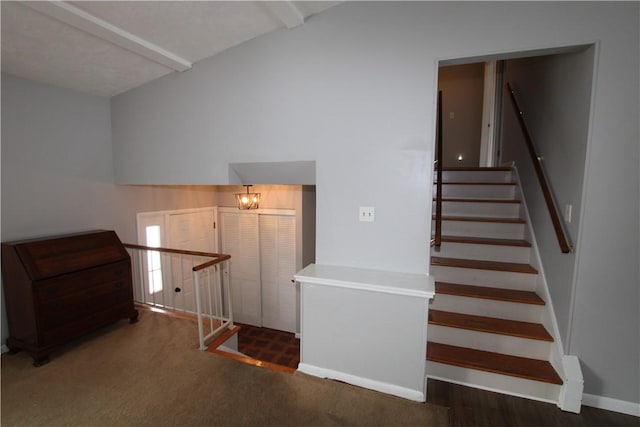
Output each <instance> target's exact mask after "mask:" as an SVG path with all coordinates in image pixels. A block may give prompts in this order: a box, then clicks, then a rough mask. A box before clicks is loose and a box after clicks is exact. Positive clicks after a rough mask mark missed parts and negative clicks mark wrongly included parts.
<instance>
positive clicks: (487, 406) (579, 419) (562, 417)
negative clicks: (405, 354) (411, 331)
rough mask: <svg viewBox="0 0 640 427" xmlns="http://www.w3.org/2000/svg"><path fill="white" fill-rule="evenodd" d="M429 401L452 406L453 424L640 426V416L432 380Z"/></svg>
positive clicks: (458, 426) (491, 426) (475, 426)
mask: <svg viewBox="0 0 640 427" xmlns="http://www.w3.org/2000/svg"><path fill="white" fill-rule="evenodd" d="M427 401H428V402H429V403H433V404H436V405H442V406H447V407H449V408H450V412H449V414H450V417H451V426H452V427H461V426H469V427H471V426H473V427H481V426H487V427H499V426H508V427H529V426H531V427H548V426H562V427H565V426H566V427H574V426H575V427H583V426H584V427H592V426H593V427H606V426H615V427H627V426H629V427H640V418H637V417H633V416H631V415H624V414H619V413H616V412H610V411H605V410H602V409H596V408H591V407H589V406H582V410H581V413H580V414H572V413H569V412H563V411H561V410H560V409H558V407H557V406H556V405H554V404H551V403H543V402H536V401H533V400H528V399H522V398H519V397H513V396H506V395H503V394H499V393H491V392H488V391H483V390H477V389H473V388H469V387H463V386H459V385H455V384H449V383H445V382H443V381H436V380H429V382H428V385H427Z"/></svg>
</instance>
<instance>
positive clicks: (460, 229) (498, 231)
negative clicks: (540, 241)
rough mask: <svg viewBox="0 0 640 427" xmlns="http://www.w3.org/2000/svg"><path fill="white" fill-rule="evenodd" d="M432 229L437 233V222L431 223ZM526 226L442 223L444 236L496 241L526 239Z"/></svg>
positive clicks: (497, 223)
mask: <svg viewBox="0 0 640 427" xmlns="http://www.w3.org/2000/svg"><path fill="white" fill-rule="evenodd" d="M431 229H432V230H434V231H435V229H436V224H435V220H433V221H432V223H431ZM524 230H525V227H524V224H512V223H504V222H478V221H449V220H443V221H442V235H443V236H465V237H489V238H494V239H514V240H522V239H524Z"/></svg>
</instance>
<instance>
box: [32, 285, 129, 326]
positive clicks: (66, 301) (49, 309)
mask: <svg viewBox="0 0 640 427" xmlns="http://www.w3.org/2000/svg"><path fill="white" fill-rule="evenodd" d="M127 301H129V302H131V301H132V295H131V285H130V282H129V281H128V280H118V281H116V282H111V283H105V284H102V285H99V286H93V287H91V288H88V289H85V290H83V291H82V292H76V293H74V294H71V295H69V296H66V297H64V298H56V299H50V300H47V301H41V302H40V303H39V304H38V312H39V318H40V327H41V328H42V329H43V330H50V329H53V328H57V327H58V326H61V325H64V324H65V323H68V322H72V321H75V320H79V319H83V318H85V317H88V316H90V315H92V314H93V313H95V312H98V311H101V310H105V309H108V308H110V307H114V306H116V305H119V304H121V303H124V302H127Z"/></svg>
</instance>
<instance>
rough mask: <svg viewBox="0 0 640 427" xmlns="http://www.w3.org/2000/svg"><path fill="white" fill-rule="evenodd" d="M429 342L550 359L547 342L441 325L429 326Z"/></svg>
mask: <svg viewBox="0 0 640 427" xmlns="http://www.w3.org/2000/svg"><path fill="white" fill-rule="evenodd" d="M429 341H430V342H436V343H440V344H449V345H455V346H457V347H466V348H473V349H476V350H484V351H490V352H493V353H501V354H508V355H511V356H520V357H529V358H531V359H539V360H548V359H549V350H550V349H549V347H550V344H549V343H548V342H546V341H539V340H530V339H526V338H518V337H510V336H507V335H498V334H492V333H486V332H478V331H470V330H467V329H460V328H450V327H447V326H441V325H433V324H429Z"/></svg>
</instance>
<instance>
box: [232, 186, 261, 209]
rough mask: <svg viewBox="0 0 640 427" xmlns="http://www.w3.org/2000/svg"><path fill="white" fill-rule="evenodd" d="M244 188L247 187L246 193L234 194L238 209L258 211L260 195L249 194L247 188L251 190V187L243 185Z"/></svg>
mask: <svg viewBox="0 0 640 427" xmlns="http://www.w3.org/2000/svg"><path fill="white" fill-rule="evenodd" d="M245 187H247V192H246V193H236V201H237V202H238V209H258V205H259V204H260V193H250V192H249V188H251V187H252V185H245Z"/></svg>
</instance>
